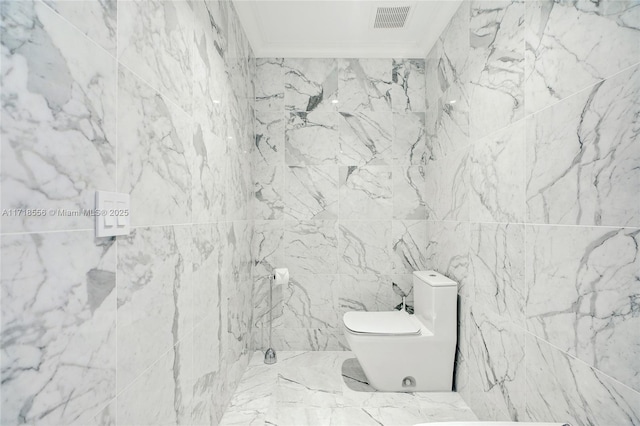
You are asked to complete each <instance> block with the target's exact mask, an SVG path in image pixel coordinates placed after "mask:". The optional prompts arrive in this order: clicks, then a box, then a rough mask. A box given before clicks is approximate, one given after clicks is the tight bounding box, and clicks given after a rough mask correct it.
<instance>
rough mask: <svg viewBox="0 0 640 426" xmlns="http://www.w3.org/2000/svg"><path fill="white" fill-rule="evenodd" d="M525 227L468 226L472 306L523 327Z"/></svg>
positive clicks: (474, 224) (499, 225) (485, 224)
mask: <svg viewBox="0 0 640 426" xmlns="http://www.w3.org/2000/svg"><path fill="white" fill-rule="evenodd" d="M525 250H526V247H525V240H524V225H519V224H506V225H502V224H493V223H472V224H471V246H470V250H469V256H470V265H471V273H470V275H471V279H472V280H473V282H474V284H473V287H474V291H475V293H474V296H475V303H476V304H479V305H482V306H484V307H485V308H487V309H489V310H491V311H492V312H494V313H496V314H499V315H500V316H502V317H503V318H508V319H510V320H511V321H513V322H514V323H516V324H519V325H520V326H523V325H524V303H525V286H524V269H525V259H524V253H525Z"/></svg>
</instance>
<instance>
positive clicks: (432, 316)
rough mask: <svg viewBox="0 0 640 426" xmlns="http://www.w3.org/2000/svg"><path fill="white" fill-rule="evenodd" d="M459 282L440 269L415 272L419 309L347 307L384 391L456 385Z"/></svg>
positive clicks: (364, 359)
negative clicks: (377, 310)
mask: <svg viewBox="0 0 640 426" xmlns="http://www.w3.org/2000/svg"><path fill="white" fill-rule="evenodd" d="M457 292H458V286H457V283H456V282H455V281H452V280H450V279H449V278H447V277H445V276H444V275H442V274H439V273H438V272H435V271H417V272H414V273H413V296H414V312H415V315H410V314H408V313H407V312H405V311H389V312H347V313H346V314H344V317H343V323H344V327H343V328H344V334H345V337H346V339H347V342H348V343H349V347H350V348H351V350H352V351H353V353H354V354H355V355H356V357H357V358H358V361H359V362H360V365H361V366H362V369H363V370H364V373H365V374H366V376H367V378H368V379H369V384H370V385H371V386H373V387H374V388H376V389H377V390H380V391H387V392H414V391H427V392H429V391H431V392H442V391H451V386H452V381H453V358H454V355H455V350H456V340H457V336H456V333H457V332H456V330H457V329H456V322H457V316H458V315H457Z"/></svg>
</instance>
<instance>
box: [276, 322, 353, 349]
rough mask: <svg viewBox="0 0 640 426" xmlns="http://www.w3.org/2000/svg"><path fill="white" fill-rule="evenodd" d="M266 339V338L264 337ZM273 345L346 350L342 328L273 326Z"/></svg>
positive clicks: (289, 347) (291, 347) (278, 346)
mask: <svg viewBox="0 0 640 426" xmlns="http://www.w3.org/2000/svg"><path fill="white" fill-rule="evenodd" d="M264 341H266V338H265V339H264ZM273 347H274V348H287V350H306V351H320V352H321V351H345V350H348V348H349V347H348V346H347V342H346V341H345V339H344V336H343V332H342V328H327V327H324V328H280V327H278V328H275V329H274V330H273Z"/></svg>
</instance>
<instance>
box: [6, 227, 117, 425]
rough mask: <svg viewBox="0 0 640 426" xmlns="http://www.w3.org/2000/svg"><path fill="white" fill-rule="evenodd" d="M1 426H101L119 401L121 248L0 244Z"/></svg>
mask: <svg viewBox="0 0 640 426" xmlns="http://www.w3.org/2000/svg"><path fill="white" fill-rule="evenodd" d="M1 254H2V277H1V278H2V279H1V285H2V334H1V336H2V362H1V364H2V413H1V419H2V420H1V422H2V423H3V424H23V423H29V424H35V423H47V424H71V423H81V424H98V423H99V421H98V419H94V416H96V415H97V414H98V413H99V412H100V411H101V410H102V409H103V408H104V406H105V405H107V403H108V402H109V400H111V399H112V398H113V397H114V396H115V393H116V389H115V386H116V356H115V349H116V335H115V334H116V292H115V291H114V288H115V268H116V259H115V254H116V253H115V246H114V242H113V240H112V239H106V240H105V239H103V240H99V241H98V240H95V241H94V237H93V233H92V232H69V233H47V234H29V235H4V236H2V253H1Z"/></svg>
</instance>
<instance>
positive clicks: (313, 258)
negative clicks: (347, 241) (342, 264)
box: [284, 220, 338, 275]
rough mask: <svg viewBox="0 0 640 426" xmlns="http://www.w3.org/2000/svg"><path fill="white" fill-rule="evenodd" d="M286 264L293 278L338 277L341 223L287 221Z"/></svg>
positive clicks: (285, 239) (285, 227) (285, 228)
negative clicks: (311, 275)
mask: <svg viewBox="0 0 640 426" xmlns="http://www.w3.org/2000/svg"><path fill="white" fill-rule="evenodd" d="M284 263H285V265H286V267H287V268H289V271H290V273H291V274H292V275H293V274H305V273H311V274H333V273H336V272H337V268H338V223H337V221H335V220H314V221H289V220H287V221H285V224H284Z"/></svg>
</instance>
